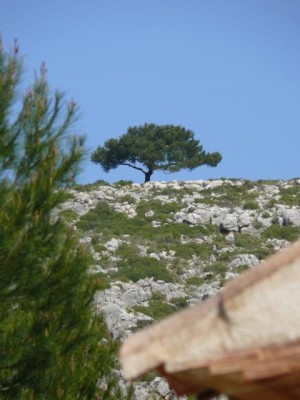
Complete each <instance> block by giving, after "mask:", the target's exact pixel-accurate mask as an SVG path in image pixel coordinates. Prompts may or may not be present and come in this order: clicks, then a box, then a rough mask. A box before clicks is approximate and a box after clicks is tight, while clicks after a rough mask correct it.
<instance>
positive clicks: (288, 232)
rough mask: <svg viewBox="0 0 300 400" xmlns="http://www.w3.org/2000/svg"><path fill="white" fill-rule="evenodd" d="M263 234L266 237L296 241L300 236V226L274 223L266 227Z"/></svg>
mask: <svg viewBox="0 0 300 400" xmlns="http://www.w3.org/2000/svg"><path fill="white" fill-rule="evenodd" d="M262 236H263V237H264V238H266V239H269V238H270V239H272V238H275V239H283V240H288V241H289V242H295V241H296V240H297V239H298V238H299V236H300V228H299V227H297V226H291V225H288V226H280V225H272V226H270V227H269V228H267V229H265V230H264V232H263V233H262Z"/></svg>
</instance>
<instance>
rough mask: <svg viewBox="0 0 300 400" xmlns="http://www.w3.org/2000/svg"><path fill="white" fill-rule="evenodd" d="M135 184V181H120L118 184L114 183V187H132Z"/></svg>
mask: <svg viewBox="0 0 300 400" xmlns="http://www.w3.org/2000/svg"><path fill="white" fill-rule="evenodd" d="M132 184H133V181H130V180H128V181H127V180H123V179H121V180H119V181H117V182H115V183H114V186H118V187H123V186H131V185H132Z"/></svg>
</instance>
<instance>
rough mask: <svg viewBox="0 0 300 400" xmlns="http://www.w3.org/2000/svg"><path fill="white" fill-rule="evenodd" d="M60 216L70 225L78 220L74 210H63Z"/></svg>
mask: <svg viewBox="0 0 300 400" xmlns="http://www.w3.org/2000/svg"><path fill="white" fill-rule="evenodd" d="M59 216H60V217H61V218H63V220H64V221H66V222H68V223H70V222H73V221H76V219H77V218H78V214H77V213H76V212H75V211H73V210H63V211H61V212H60V213H59Z"/></svg>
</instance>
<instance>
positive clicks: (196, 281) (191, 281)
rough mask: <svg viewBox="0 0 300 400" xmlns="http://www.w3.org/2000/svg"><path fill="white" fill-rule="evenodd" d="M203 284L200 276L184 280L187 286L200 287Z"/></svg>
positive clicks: (203, 279)
mask: <svg viewBox="0 0 300 400" xmlns="http://www.w3.org/2000/svg"><path fill="white" fill-rule="evenodd" d="M204 283H206V280H205V278H204V277H202V276H191V277H190V278H188V279H187V280H186V284H187V285H193V286H201V285H203V284H204Z"/></svg>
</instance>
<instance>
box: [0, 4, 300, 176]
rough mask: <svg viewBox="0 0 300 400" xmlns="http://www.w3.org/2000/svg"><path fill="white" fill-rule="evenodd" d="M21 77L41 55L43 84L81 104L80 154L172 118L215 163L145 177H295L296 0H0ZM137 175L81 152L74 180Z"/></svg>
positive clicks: (299, 144) (299, 87)
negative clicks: (83, 138)
mask: <svg viewBox="0 0 300 400" xmlns="http://www.w3.org/2000/svg"><path fill="white" fill-rule="evenodd" d="M0 32H1V34H2V38H3V42H4V46H5V47H6V48H9V47H11V46H12V44H13V40H14V38H17V39H18V41H19V44H20V47H21V54H23V55H25V66H26V80H25V82H26V83H29V81H32V79H33V76H34V74H33V70H34V69H38V68H39V66H40V64H41V63H42V62H45V63H46V65H47V69H48V79H49V81H50V84H51V87H52V88H53V89H59V90H62V91H64V92H66V94H67V96H68V97H69V98H74V99H75V100H76V102H77V103H78V104H79V105H80V109H81V113H80V120H79V122H78V124H77V128H78V131H79V132H80V133H85V134H86V135H87V147H88V149H89V150H90V151H92V150H94V149H95V148H96V147H97V146H98V145H102V144H103V143H104V142H105V141H106V140H107V139H109V138H111V137H119V136H120V135H122V134H123V133H125V132H126V130H127V128H128V127H129V126H134V125H140V124H144V123H145V122H147V123H156V124H174V125H177V124H178V125H182V126H184V127H186V128H188V129H191V130H193V131H194V133H195V136H196V138H197V139H199V140H200V142H201V143H202V144H203V146H204V149H205V150H206V151H209V152H213V151H219V152H220V153H221V154H222V155H223V160H222V162H221V163H220V164H219V165H218V166H217V167H216V168H208V167H200V168H197V169H195V170H193V171H192V172H190V171H184V170H183V171H181V172H179V173H174V174H169V175H165V174H164V173H162V172H156V173H154V175H153V177H152V180H167V181H169V180H175V179H176V180H193V179H208V178H219V177H226V178H247V179H289V178H294V177H299V176H300V162H299V159H300V108H299V106H300V0H85V1H84V0H64V1H63V0H43V1H41V0H0ZM98 179H105V180H107V181H109V182H115V181H117V180H120V179H131V180H133V181H136V182H143V175H142V174H141V173H140V172H138V171H134V170H132V169H131V168H128V167H119V168H117V169H116V170H112V171H111V172H110V173H108V174H106V173H104V172H103V171H102V169H101V168H100V167H99V166H96V165H95V164H92V163H91V162H90V161H89V159H88V158H87V161H86V162H85V164H84V166H83V171H82V174H81V176H80V181H81V182H82V183H88V182H94V181H96V180H98Z"/></svg>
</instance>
